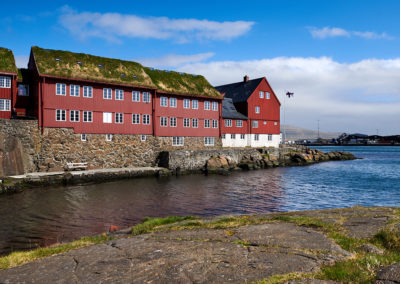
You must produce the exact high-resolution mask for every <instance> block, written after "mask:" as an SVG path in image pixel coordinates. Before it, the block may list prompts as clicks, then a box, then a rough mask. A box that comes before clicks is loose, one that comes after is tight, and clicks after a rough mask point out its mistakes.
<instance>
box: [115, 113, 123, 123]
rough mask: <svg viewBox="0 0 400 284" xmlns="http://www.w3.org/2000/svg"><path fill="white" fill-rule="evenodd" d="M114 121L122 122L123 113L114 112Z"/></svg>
mask: <svg viewBox="0 0 400 284" xmlns="http://www.w3.org/2000/svg"><path fill="white" fill-rule="evenodd" d="M115 123H124V114H123V113H118V112H116V113H115Z"/></svg>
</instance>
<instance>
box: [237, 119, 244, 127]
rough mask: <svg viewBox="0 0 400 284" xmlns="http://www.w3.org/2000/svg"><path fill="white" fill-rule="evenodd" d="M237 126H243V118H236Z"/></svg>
mask: <svg viewBox="0 0 400 284" xmlns="http://www.w3.org/2000/svg"><path fill="white" fill-rule="evenodd" d="M236 127H243V120H240V119H239V120H236Z"/></svg>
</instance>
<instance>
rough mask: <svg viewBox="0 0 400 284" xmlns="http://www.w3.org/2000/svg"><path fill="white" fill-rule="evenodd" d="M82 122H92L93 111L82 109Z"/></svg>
mask: <svg viewBox="0 0 400 284" xmlns="http://www.w3.org/2000/svg"><path fill="white" fill-rule="evenodd" d="M89 118H90V119H89ZM83 122H93V112H92V111H88V110H84V111H83Z"/></svg>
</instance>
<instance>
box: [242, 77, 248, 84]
mask: <svg viewBox="0 0 400 284" xmlns="http://www.w3.org/2000/svg"><path fill="white" fill-rule="evenodd" d="M248 81H249V76H247V75H246V76H244V77H243V82H245V83H247V82H248Z"/></svg>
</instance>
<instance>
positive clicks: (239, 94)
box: [215, 77, 264, 103]
mask: <svg viewBox="0 0 400 284" xmlns="http://www.w3.org/2000/svg"><path fill="white" fill-rule="evenodd" d="M263 79H264V77H262V78H258V79H253V80H249V81H247V82H244V81H242V82H238V83H233V84H228V85H222V86H218V87H215V88H216V89H217V90H218V91H219V92H220V93H225V97H226V98H231V99H232V100H233V103H241V102H246V101H247V99H248V98H249V97H250V96H251V94H252V93H253V92H254V90H255V89H256V88H257V87H258V85H259V84H260V83H261V81H262V80H263Z"/></svg>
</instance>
